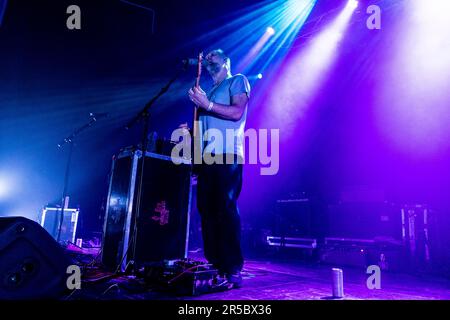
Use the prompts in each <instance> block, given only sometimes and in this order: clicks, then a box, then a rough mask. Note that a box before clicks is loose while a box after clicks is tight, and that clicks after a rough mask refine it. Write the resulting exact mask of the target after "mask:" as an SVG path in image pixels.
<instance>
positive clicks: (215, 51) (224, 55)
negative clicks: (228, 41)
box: [211, 49, 231, 71]
mask: <svg viewBox="0 0 450 320" xmlns="http://www.w3.org/2000/svg"><path fill="white" fill-rule="evenodd" d="M211 52H214V53H216V54H217V55H219V56H220V57H221V58H222V59H223V61H225V63H226V64H227V66H228V70H230V71H231V59H230V57H228V56H227V55H226V54H225V52H224V51H223V50H222V49H214V50H211Z"/></svg>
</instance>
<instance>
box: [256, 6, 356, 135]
mask: <svg viewBox="0 0 450 320" xmlns="http://www.w3.org/2000/svg"><path fill="white" fill-rule="evenodd" d="M355 9H356V7H355V1H352V0H351V1H348V2H347V4H346V5H345V6H344V7H343V8H342V10H341V11H340V12H339V13H338V15H337V16H336V17H335V18H334V19H333V20H332V21H331V22H330V23H329V24H327V25H326V26H325V27H324V29H322V30H321V31H319V33H318V34H317V35H316V36H315V37H314V38H313V39H312V40H311V41H310V42H309V43H308V44H306V45H305V47H304V48H301V49H299V50H297V51H296V52H292V53H291V54H290V55H289V56H288V58H287V59H286V62H285V63H284V65H283V66H282V70H281V72H280V78H279V80H278V81H277V83H276V84H275V85H274V88H273V92H274V93H275V94H273V95H271V94H270V95H269V97H268V101H269V105H270V106H272V109H270V110H269V108H268V109H267V110H265V111H264V112H266V115H265V116H264V118H265V119H266V120H267V121H269V122H274V123H283V126H284V129H283V130H284V135H283V139H289V137H290V135H291V134H293V133H294V132H295V126H296V124H297V123H298V120H299V118H301V117H302V116H303V114H304V113H305V112H306V110H307V107H308V106H309V105H310V104H311V101H312V99H313V98H314V97H316V96H317V93H318V91H319V89H320V87H321V85H322V84H323V82H324V79H326V77H327V76H328V70H329V69H330V66H331V65H332V64H333V62H334V61H335V59H336V57H337V48H338V45H339V43H340V41H341V40H342V38H343V36H344V34H345V32H346V30H347V27H348V25H349V22H350V19H351V17H352V15H353V13H354V11H355Z"/></svg>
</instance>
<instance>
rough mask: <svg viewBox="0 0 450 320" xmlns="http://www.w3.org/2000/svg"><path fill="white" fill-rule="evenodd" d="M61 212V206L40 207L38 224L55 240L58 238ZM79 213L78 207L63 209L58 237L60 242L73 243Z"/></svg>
mask: <svg viewBox="0 0 450 320" xmlns="http://www.w3.org/2000/svg"><path fill="white" fill-rule="evenodd" d="M61 214H62V210H61V208H53V207H45V208H44V209H42V215H41V219H40V224H41V226H42V227H43V228H44V229H45V230H47V232H48V233H49V234H50V235H51V236H52V237H53V238H54V239H55V240H57V238H58V231H59V224H60V218H61ZM79 214H80V210H79V209H70V208H67V209H64V218H63V223H62V226H61V235H60V238H59V241H60V242H61V243H66V244H67V243H69V242H72V243H75V235H76V232H77V225H78V216H79Z"/></svg>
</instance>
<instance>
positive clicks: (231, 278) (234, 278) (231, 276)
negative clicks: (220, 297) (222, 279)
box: [227, 271, 242, 289]
mask: <svg viewBox="0 0 450 320" xmlns="http://www.w3.org/2000/svg"><path fill="white" fill-rule="evenodd" d="M227 280H228V282H229V283H230V285H231V288H230V289H235V288H240V287H242V275H241V272H240V271H237V272H233V273H228V274H227Z"/></svg>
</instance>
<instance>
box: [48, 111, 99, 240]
mask: <svg viewBox="0 0 450 320" xmlns="http://www.w3.org/2000/svg"><path fill="white" fill-rule="evenodd" d="M89 117H90V120H89V122H87V123H86V124H84V125H82V126H81V127H79V128H77V129H75V130H74V131H73V132H72V133H71V134H70V135H69V136H67V137H66V138H64V139H63V140H61V142H59V143H58V148H60V149H62V148H63V147H64V145H66V144H68V145H69V156H68V158H67V164H66V170H65V175H64V187H63V193H62V199H61V210H60V212H61V215H60V216H59V223H58V235H57V237H56V241H57V242H58V243H59V241H60V238H61V229H62V225H63V222H64V209H65V208H64V207H65V201H66V197H67V189H68V186H69V174H70V164H71V162H72V154H73V147H74V144H75V142H74V140H75V137H76V136H78V135H79V134H80V133H81V132H82V131H84V130H86V129H87V128H89V127H91V126H92V125H93V124H94V123H95V122H97V120H98V119H100V118H103V117H106V114H104V115H101V116H95V114H93V113H91V114H90V115H89Z"/></svg>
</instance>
